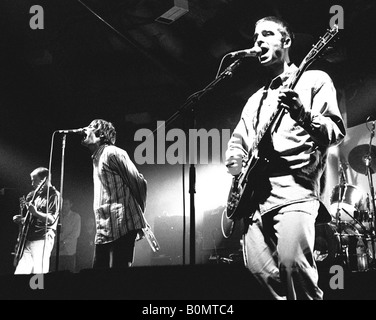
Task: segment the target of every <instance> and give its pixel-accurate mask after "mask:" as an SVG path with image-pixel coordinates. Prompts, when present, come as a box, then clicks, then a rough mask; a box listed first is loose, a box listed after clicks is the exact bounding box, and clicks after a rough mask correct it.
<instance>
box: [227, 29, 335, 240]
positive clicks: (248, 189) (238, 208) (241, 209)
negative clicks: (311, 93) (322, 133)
mask: <svg viewBox="0 0 376 320" xmlns="http://www.w3.org/2000/svg"><path fill="white" fill-rule="evenodd" d="M337 34H338V26H337V25H334V26H333V27H332V28H331V29H329V30H327V32H326V34H325V35H324V36H323V37H320V40H319V41H318V42H317V43H316V44H315V45H314V46H313V47H312V49H311V50H310V51H309V53H308V54H307V55H306V56H305V58H304V59H303V61H302V62H301V64H300V65H299V68H298V70H297V71H296V72H295V73H294V74H293V75H292V76H291V77H290V79H289V80H288V82H287V85H286V87H288V88H290V89H294V88H295V86H296V84H297V82H298V80H299V79H300V77H301V75H302V74H303V72H304V71H306V69H307V68H308V67H309V66H310V65H311V64H312V63H313V61H315V60H316V59H317V58H319V57H320V56H321V55H323V52H324V50H326V49H327V48H328V45H329V44H330V43H331V42H332V41H333V40H334V39H335V38H336V36H337ZM285 112H286V111H285V110H284V109H283V108H280V107H279V106H278V107H277V109H276V110H275V111H274V112H273V114H272V116H271V117H270V118H269V120H268V121H267V123H265V124H264V125H263V126H262V128H261V130H260V131H258V133H257V135H256V137H255V139H254V141H253V143H252V146H251V148H250V149H249V152H248V155H249V156H248V159H247V160H246V162H245V163H244V165H243V168H242V172H241V173H240V174H239V175H237V176H234V177H233V180H232V184H231V188H230V192H229V195H228V198H227V206H226V209H225V210H226V213H225V214H226V217H223V219H222V223H223V222H224V221H225V222H226V221H227V222H229V223H231V220H232V221H235V220H238V219H241V218H244V215H245V213H248V212H249V209H250V204H251V203H252V202H253V201H252V199H254V195H255V190H256V188H257V183H258V181H260V180H259V179H260V177H261V175H262V172H263V171H265V170H266V167H267V163H268V159H266V158H263V157H261V156H260V155H259V152H258V148H259V145H260V143H261V142H262V139H263V137H264V136H265V133H266V132H267V131H268V130H269V129H270V128H271V127H272V126H273V125H274V124H275V123H277V120H278V121H279V120H280V119H281V117H282V116H283V114H284V113H285ZM225 218H228V219H225ZM222 230H232V228H231V227H228V226H225V227H224V226H222ZM227 236H228V234H226V237H227Z"/></svg>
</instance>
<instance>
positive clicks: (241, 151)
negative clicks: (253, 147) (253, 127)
mask: <svg viewBox="0 0 376 320" xmlns="http://www.w3.org/2000/svg"><path fill="white" fill-rule="evenodd" d="M245 110H246V109H244V110H243V112H242V115H241V119H240V121H239V122H238V124H237V126H236V127H235V129H234V131H233V133H232V135H231V138H230V140H229V142H228V145H227V150H226V160H228V159H229V158H230V157H231V156H237V155H239V156H241V157H242V158H243V159H244V160H245V159H246V157H247V155H248V150H249V148H250V142H249V137H248V128H247V125H246V119H245V118H246V111H245Z"/></svg>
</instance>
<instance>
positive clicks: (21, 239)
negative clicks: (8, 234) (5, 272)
mask: <svg viewBox="0 0 376 320" xmlns="http://www.w3.org/2000/svg"><path fill="white" fill-rule="evenodd" d="M46 180H47V177H46V178H44V179H43V180H42V181H41V182H40V183H39V185H38V187H37V188H36V189H35V191H34V194H33V196H32V198H31V200H30V202H29V203H26V201H25V202H24V205H25V207H26V208H28V207H29V206H30V205H31V204H34V200H35V198H36V196H37V195H38V194H39V192H40V190H42V188H43V186H44V185H45V183H46ZM22 211H23V209H22ZM32 221H33V215H32V214H31V213H30V211H29V210H27V211H26V214H25V216H24V217H23V223H22V226H21V227H20V231H19V234H18V238H17V244H16V249H15V253H14V259H13V266H15V267H17V265H18V262H19V261H20V260H21V258H22V255H23V253H24V250H25V244H26V238H27V235H28V233H29V228H30V225H31V223H32Z"/></svg>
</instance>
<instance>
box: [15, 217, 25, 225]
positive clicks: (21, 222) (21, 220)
mask: <svg viewBox="0 0 376 320" xmlns="http://www.w3.org/2000/svg"><path fill="white" fill-rule="evenodd" d="M13 222H15V223H17V224H21V225H22V224H24V222H25V218H24V217H22V216H21V215H20V214H16V215H15V216H13Z"/></svg>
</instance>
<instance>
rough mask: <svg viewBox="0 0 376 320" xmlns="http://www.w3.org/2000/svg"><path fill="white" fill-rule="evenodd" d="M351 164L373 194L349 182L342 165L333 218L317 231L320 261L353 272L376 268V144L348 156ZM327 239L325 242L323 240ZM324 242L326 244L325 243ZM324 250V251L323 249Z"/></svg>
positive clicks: (334, 193) (332, 206)
mask: <svg viewBox="0 0 376 320" xmlns="http://www.w3.org/2000/svg"><path fill="white" fill-rule="evenodd" d="M348 162H349V165H350V167H351V168H352V169H353V170H355V171H356V172H358V173H361V174H364V175H366V176H367V178H368V183H369V190H370V193H367V196H366V197H365V196H364V194H363V193H362V192H361V191H360V190H361V189H360V188H358V187H356V186H354V185H351V184H348V183H347V181H346V175H345V172H344V171H345V169H344V166H343V164H340V179H339V180H340V181H339V184H338V185H336V186H335V187H334V188H333V190H332V194H331V198H330V214H331V215H332V221H331V222H330V223H329V224H328V225H326V226H324V227H322V228H324V229H317V230H316V231H317V232H316V245H315V253H317V252H318V253H323V252H324V253H326V254H324V255H322V254H321V255H320V254H319V255H316V256H315V258H316V261H323V259H326V260H327V262H328V263H329V264H330V265H334V264H337V265H338V264H339V265H342V266H343V267H345V268H347V270H349V271H351V272H357V271H368V270H372V269H375V270H376V234H375V212H376V210H375V192H374V189H373V183H372V175H373V174H374V173H375V172H376V147H375V146H374V145H372V144H371V143H370V145H359V146H356V147H355V148H354V149H352V150H351V152H350V153H349V156H348ZM323 238H325V241H324V243H323V242H322V240H323ZM323 244H324V245H323ZM323 249H324V250H323Z"/></svg>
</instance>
